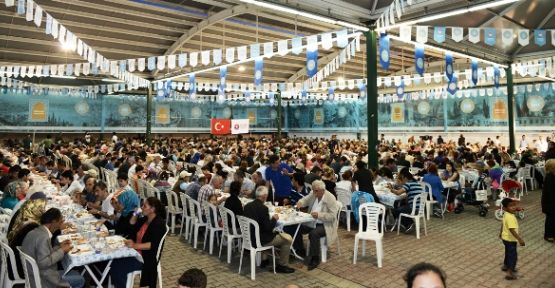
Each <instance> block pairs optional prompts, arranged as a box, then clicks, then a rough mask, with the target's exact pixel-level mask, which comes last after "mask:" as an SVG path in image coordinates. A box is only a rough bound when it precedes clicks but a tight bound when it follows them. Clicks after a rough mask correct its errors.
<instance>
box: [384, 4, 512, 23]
mask: <svg viewBox="0 0 555 288" xmlns="http://www.w3.org/2000/svg"><path fill="white" fill-rule="evenodd" d="M518 1H520V0H500V1H491V2H488V3H483V4H478V5H475V6H471V7H466V8H462V9H457V10H453V11H449V12H444V13H439V14H436V15H430V16H424V17H421V18H418V19H415V20H410V21H406V22H400V23H397V24H394V25H389V26H385V27H382V28H380V29H383V30H389V29H393V28H398V27H402V26H410V25H414V24H418V23H424V22H430V21H434V20H438V19H442V18H447V17H451V16H456V15H461V14H464V13H468V12H474V11H479V10H483V9H488V8H493V7H496V6H500V5H505V4H510V3H513V2H518Z"/></svg>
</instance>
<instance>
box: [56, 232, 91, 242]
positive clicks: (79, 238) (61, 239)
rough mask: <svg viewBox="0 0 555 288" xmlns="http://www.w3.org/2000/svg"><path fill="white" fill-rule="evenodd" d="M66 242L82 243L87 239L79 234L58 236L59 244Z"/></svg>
mask: <svg viewBox="0 0 555 288" xmlns="http://www.w3.org/2000/svg"><path fill="white" fill-rule="evenodd" d="M66 240H71V241H73V242H82V241H83V240H85V237H83V235H81V234H79V233H72V234H65V235H60V236H58V242H60V243H62V242H64V241H66ZM83 244H84V243H83Z"/></svg>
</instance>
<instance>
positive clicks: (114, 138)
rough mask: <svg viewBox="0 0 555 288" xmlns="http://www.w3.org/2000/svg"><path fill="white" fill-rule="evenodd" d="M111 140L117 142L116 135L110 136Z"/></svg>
mask: <svg viewBox="0 0 555 288" xmlns="http://www.w3.org/2000/svg"><path fill="white" fill-rule="evenodd" d="M112 142H114V143H116V142H118V135H114V136H112Z"/></svg>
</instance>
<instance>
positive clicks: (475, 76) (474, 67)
mask: <svg viewBox="0 0 555 288" xmlns="http://www.w3.org/2000/svg"><path fill="white" fill-rule="evenodd" d="M470 65H471V69H472V83H474V86H476V85H477V84H478V60H476V59H472V64H470Z"/></svg>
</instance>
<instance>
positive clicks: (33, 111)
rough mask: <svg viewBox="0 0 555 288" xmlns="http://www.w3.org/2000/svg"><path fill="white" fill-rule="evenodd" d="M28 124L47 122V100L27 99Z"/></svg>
mask: <svg viewBox="0 0 555 288" xmlns="http://www.w3.org/2000/svg"><path fill="white" fill-rule="evenodd" d="M29 122H48V100H39V99H29Z"/></svg>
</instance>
